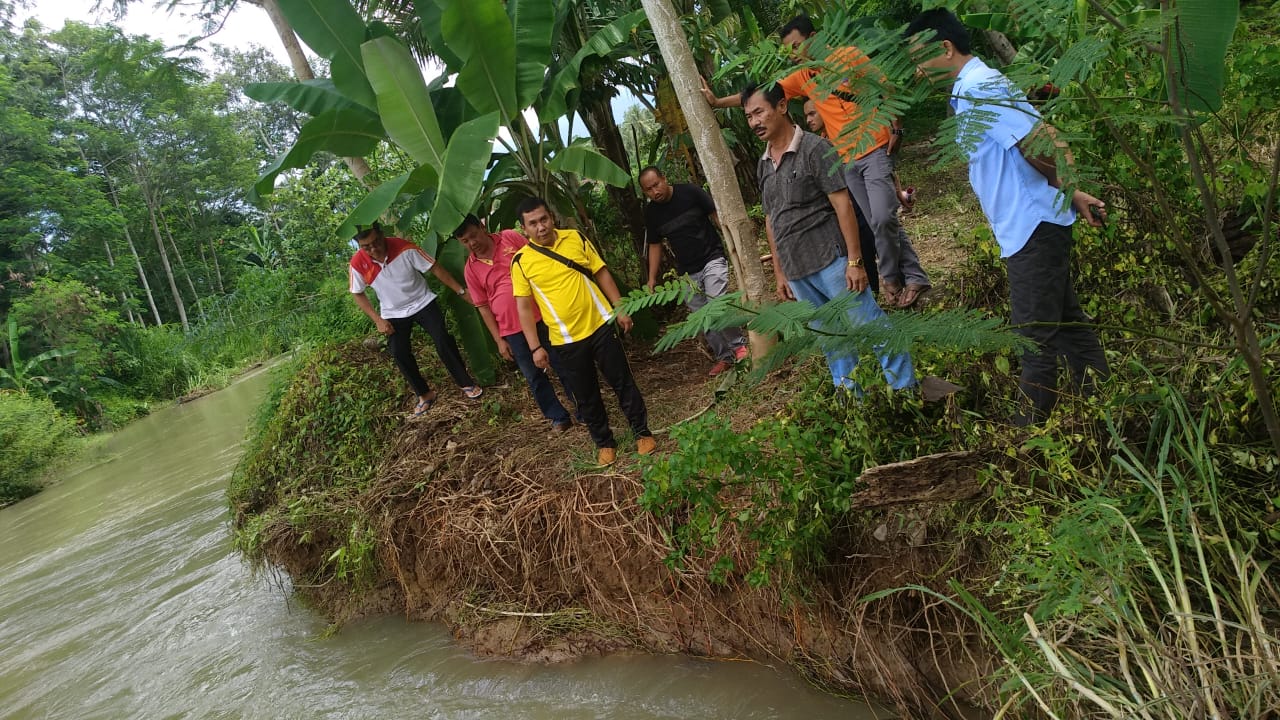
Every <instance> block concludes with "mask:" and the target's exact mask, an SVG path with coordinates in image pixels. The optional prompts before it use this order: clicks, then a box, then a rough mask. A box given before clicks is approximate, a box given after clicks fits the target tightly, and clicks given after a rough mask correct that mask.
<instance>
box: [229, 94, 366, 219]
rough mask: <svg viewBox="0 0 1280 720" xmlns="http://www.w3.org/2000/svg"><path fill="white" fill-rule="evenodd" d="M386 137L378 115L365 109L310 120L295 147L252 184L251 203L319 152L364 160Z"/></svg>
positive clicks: (354, 109)
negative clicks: (283, 176) (282, 177)
mask: <svg viewBox="0 0 1280 720" xmlns="http://www.w3.org/2000/svg"><path fill="white" fill-rule="evenodd" d="M385 138H386V132H385V131H384V130H383V129H382V124H381V123H380V122H379V121H378V116H377V115H374V114H373V113H371V112H369V111H367V110H365V109H364V108H349V109H344V110H330V111H329V112H327V113H324V114H322V115H317V116H316V117H313V118H311V119H310V120H308V121H307V123H306V124H305V125H303V126H302V130H301V131H299V132H298V139H297V140H295V141H294V143H293V147H291V148H289V149H288V150H286V151H285V152H284V153H283V154H282V155H281V156H280V157H278V158H276V160H275V162H273V163H271V164H270V165H268V166H267V169H266V171H265V172H263V173H262V175H260V176H259V177H258V179H257V181H255V182H254V184H253V189H252V190H251V191H250V193H249V199H250V201H251V202H252V201H256V200H257V198H258V197H260V196H262V195H268V194H270V193H271V191H272V190H274V189H275V180H276V176H277V175H279V174H280V173H281V172H283V171H285V170H289V169H291V168H300V167H304V166H305V165H306V164H307V163H308V162H309V161H310V160H311V156H312V155H315V154H316V153H318V152H320V151H322V150H323V151H327V152H331V153H333V154H334V155H340V156H342V157H362V156H364V155H367V154H369V153H371V152H373V149H374V148H376V147H377V146H378V143H379V142H381V141H382V140H384V139H385Z"/></svg>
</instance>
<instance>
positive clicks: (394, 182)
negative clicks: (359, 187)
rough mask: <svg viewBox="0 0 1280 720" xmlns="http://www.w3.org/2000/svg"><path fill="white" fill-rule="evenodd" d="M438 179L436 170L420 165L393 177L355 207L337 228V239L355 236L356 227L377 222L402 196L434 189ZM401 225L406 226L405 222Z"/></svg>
mask: <svg viewBox="0 0 1280 720" xmlns="http://www.w3.org/2000/svg"><path fill="white" fill-rule="evenodd" d="M439 182H440V179H439V176H438V175H437V174H436V169H435V168H433V167H431V166H430V165H422V166H419V167H418V168H417V169H415V170H413V171H411V172H407V173H404V174H403V175H399V176H397V177H393V178H391V179H390V180H387V181H386V182H384V183H382V184H381V185H379V186H378V187H376V188H374V189H372V190H370V191H369V194H368V195H365V196H364V199H363V200H361V201H360V204H359V205H356V209H355V210H352V211H351V214H350V215H348V216H347V219H346V220H344V221H343V222H342V226H341V227H339V228H338V237H347V236H348V235H353V234H355V231H356V225H368V224H370V223H372V222H373V221H375V220H378V219H379V218H381V217H382V216H383V214H385V213H386V212H387V209H388V208H390V207H391V205H392V204H393V203H395V201H396V199H397V198H399V197H400V196H401V195H402V194H403V195H417V194H419V193H421V192H423V191H424V190H427V189H428V188H435V187H436V185H437V184H439ZM403 224H405V225H408V222H407V221H405V222H404V223H403Z"/></svg>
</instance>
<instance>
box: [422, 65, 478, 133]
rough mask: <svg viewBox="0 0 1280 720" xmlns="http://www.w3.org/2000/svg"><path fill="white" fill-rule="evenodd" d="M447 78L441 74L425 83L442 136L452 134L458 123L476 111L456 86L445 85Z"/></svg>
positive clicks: (468, 118)
mask: <svg viewBox="0 0 1280 720" xmlns="http://www.w3.org/2000/svg"><path fill="white" fill-rule="evenodd" d="M449 79H450V78H449V77H448V76H445V75H441V76H440V77H438V78H436V79H435V80H432V81H431V82H430V83H429V84H428V85H427V90H428V91H430V93H431V106H432V107H434V108H435V110H436V122H438V123H440V134H441V135H443V136H444V137H449V136H451V135H453V131H454V130H457V129H458V126H459V125H461V124H462V123H464V122H466V121H468V120H471V119H473V118H474V117H475V116H476V111H475V110H473V109H472V108H471V105H469V104H468V103H467V99H466V98H465V97H463V95H462V93H461V92H460V91H459V90H458V88H456V87H453V86H448V87H446V86H445V84H444V83H446V82H448V80H449Z"/></svg>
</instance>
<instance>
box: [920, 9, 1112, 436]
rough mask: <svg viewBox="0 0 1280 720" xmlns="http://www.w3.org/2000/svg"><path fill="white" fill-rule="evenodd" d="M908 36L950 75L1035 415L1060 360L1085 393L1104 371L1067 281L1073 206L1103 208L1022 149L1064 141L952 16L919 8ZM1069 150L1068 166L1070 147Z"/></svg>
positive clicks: (1046, 405)
mask: <svg viewBox="0 0 1280 720" xmlns="http://www.w3.org/2000/svg"><path fill="white" fill-rule="evenodd" d="M905 34H906V35H907V37H910V38H914V41H915V42H916V43H917V48H918V49H919V50H920V52H921V54H922V55H923V54H924V53H925V52H928V53H933V52H937V54H936V55H932V54H931V55H930V56H929V57H928V59H926V60H924V61H922V62H921V63H920V65H919V70H920V72H921V73H930V74H933V75H942V76H946V77H950V78H954V85H953V86H952V89H951V96H952V99H951V107H952V108H953V109H954V110H955V112H956V116H957V119H958V122H959V130H960V131H959V134H958V136H957V138H956V139H957V142H959V143H960V144H961V145H962V146H963V147H964V148H965V149H966V151H967V152H968V155H969V184H970V185H972V186H973V191H974V193H976V194H977V196H978V201H979V203H981V205H982V211H983V212H984V213H985V214H986V216H987V220H988V222H990V223H991V230H992V233H993V234H994V235H995V238H996V242H998V243H999V244H1000V256H1001V257H1002V258H1004V260H1005V264H1006V266H1007V267H1008V269H1009V296H1010V297H1009V306H1010V313H1011V316H1012V317H1011V318H1010V322H1011V323H1012V324H1013V325H1014V326H1015V327H1016V328H1017V332H1019V333H1020V334H1022V335H1024V336H1025V337H1027V338H1029V339H1031V340H1033V341H1034V342H1035V343H1036V346H1037V348H1036V349H1035V350H1031V351H1028V352H1026V353H1024V354H1023V356H1022V376H1021V379H1020V380H1019V386H1020V387H1021V388H1022V391H1023V393H1024V394H1025V395H1026V396H1027V398H1028V399H1029V401H1030V405H1031V407H1030V409H1029V410H1028V412H1026V413H1024V414H1023V415H1022V416H1020V417H1019V418H1018V420H1019V422H1020V423H1022V424H1030V423H1034V422H1041V421H1043V420H1044V419H1045V418H1047V417H1048V416H1049V413H1050V412H1051V411H1052V410H1053V407H1054V405H1056V404H1057V401H1058V393H1057V385H1058V370H1059V359H1062V360H1064V361H1065V364H1066V366H1067V368H1068V369H1069V370H1070V372H1071V379H1072V383H1073V385H1074V387H1076V388H1077V389H1079V390H1082V391H1087V390H1088V388H1089V383H1090V378H1089V377H1088V376H1089V373H1090V371H1092V373H1094V374H1095V375H1097V376H1098V377H1106V376H1107V374H1108V369H1107V361H1106V357H1105V356H1104V355H1103V352H1102V345H1101V344H1100V343H1099V342H1098V336H1097V334H1096V333H1095V332H1094V331H1093V328H1092V327H1091V326H1090V322H1091V321H1090V319H1089V317H1088V316H1087V315H1085V314H1084V311H1083V310H1081V308H1080V301H1079V300H1078V299H1077V298H1076V291H1075V287H1074V284H1073V283H1072V279H1071V243H1072V238H1071V226H1072V224H1073V223H1074V222H1075V219H1076V213H1080V214H1081V215H1082V216H1083V217H1084V218H1085V219H1086V221H1087V222H1088V223H1089V224H1090V225H1094V226H1100V225H1101V224H1102V220H1103V219H1104V218H1105V217H1106V216H1105V212H1104V210H1103V208H1104V207H1105V205H1104V203H1103V202H1102V201H1101V200H1099V199H1098V198H1096V197H1093V196H1092V195H1089V194H1088V193H1085V192H1082V191H1080V190H1076V191H1075V192H1074V193H1073V194H1072V196H1071V199H1070V202H1069V203H1068V202H1066V198H1064V196H1063V194H1062V191H1061V190H1060V186H1061V180H1060V179H1059V178H1058V173H1057V164H1056V160H1055V158H1054V157H1053V156H1052V154H1050V155H1044V156H1042V155H1038V154H1035V153H1034V152H1031V151H1029V150H1028V149H1027V147H1028V146H1029V145H1030V142H1031V140H1032V139H1033V138H1035V137H1037V136H1041V135H1042V134H1043V135H1047V137H1048V138H1049V139H1051V140H1052V141H1053V142H1054V143H1055V144H1056V145H1057V146H1058V147H1060V148H1062V149H1063V150H1066V146H1065V144H1064V143H1062V142H1061V141H1059V140H1058V139H1057V137H1056V135H1055V134H1054V130H1053V128H1052V127H1050V126H1049V125H1047V124H1045V123H1042V122H1041V121H1040V115H1039V113H1037V112H1036V110H1035V108H1033V107H1031V105H1030V103H1028V102H1027V100H1026V96H1025V94H1023V93H1022V92H1020V91H1019V90H1018V88H1017V87H1015V86H1014V85H1013V83H1012V82H1010V81H1009V79H1008V78H1006V77H1005V76H1004V75H1002V74H1001V73H1000V72H999V71H997V70H994V69H992V68H990V67H988V66H987V64H986V63H984V62H983V61H982V60H980V59H979V58H976V57H974V56H973V54H972V52H971V50H970V47H971V46H970V43H969V33H968V31H967V30H965V28H964V26H963V25H962V24H961V23H960V20H959V19H958V18H956V16H955V15H954V14H952V13H951V12H950V11H948V10H945V9H942V8H938V9H935V10H930V11H928V12H925V13H922V14H921V15H920V16H919V17H917V18H916V19H915V21H913V22H912V23H911V25H910V26H908V27H907V31H906V33H905ZM917 36H918V37H917ZM932 43H937V46H931V45H932ZM939 46H940V47H939ZM1066 157H1067V161H1068V163H1070V162H1071V154H1070V151H1069V150H1066Z"/></svg>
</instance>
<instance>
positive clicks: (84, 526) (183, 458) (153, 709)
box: [0, 371, 883, 720]
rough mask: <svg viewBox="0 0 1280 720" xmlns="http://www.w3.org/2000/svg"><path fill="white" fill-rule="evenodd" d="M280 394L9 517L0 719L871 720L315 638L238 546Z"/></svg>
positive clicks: (705, 681)
mask: <svg viewBox="0 0 1280 720" xmlns="http://www.w3.org/2000/svg"><path fill="white" fill-rule="evenodd" d="M267 382H268V378H267V374H266V372H264V371H259V372H257V373H256V374H253V375H250V376H247V377H245V378H243V379H242V380H240V381H239V382H237V383H236V384H234V385H233V386H231V387H230V388H228V389H226V390H223V391H220V392H217V393H214V394H212V395H209V396H206V397H204V398H201V399H199V400H197V401H195V402H192V403H188V404H185V405H180V406H176V407H172V408H167V409H164V410H161V411H159V412H156V413H155V414H153V415H151V416H150V417H147V418H144V419H142V420H140V421H138V422H136V423H134V424H133V425H130V426H129V427H127V428H125V429H124V430H122V431H120V432H119V433H116V434H115V435H114V436H112V437H110V438H108V439H106V440H105V441H104V442H102V443H100V444H98V445H96V446H95V447H94V448H93V449H92V450H90V451H89V452H87V453H86V455H85V457H84V458H83V459H82V460H81V461H80V462H79V463H78V464H76V465H75V466H73V467H70V468H68V469H66V470H64V471H63V472H62V473H61V479H60V481H59V482H58V483H57V484H55V485H53V486H52V487H50V488H49V489H47V490H45V492H43V493H42V494H40V495H37V496H36V497H34V498H31V499H28V500H26V501H23V502H21V503H18V504H17V505H14V506H11V507H8V508H5V509H2V510H0V717H4V718H104V719H111V720H119V719H124V718H264V719H268V718H270V719H274V718H308V719H309V718H370V719H372V718H378V719H388V718H441V719H450V720H455V719H456V720H461V719H463V718H504V719H505V718H524V719H528V720H543V719H546V720H575V719H578V718H584V719H585V718H620V719H627V720H629V719H632V718H635V719H638V720H644V719H649V718H653V719H657V718H698V719H715V718H724V719H726V720H730V719H733V720H738V719H750V718H761V719H763V718H787V719H791V718H795V719H801V718H806V719H807V718H842V719H851V720H860V719H862V718H871V717H874V715H873V714H872V713H871V712H870V711H869V710H868V709H867V708H866V707H865V706H863V705H860V704H857V703H853V702H850V701H846V700H842V699H839V698H834V697H831V696H828V695H825V694H823V693H821V692H819V691H817V690H815V689H813V688H811V687H810V686H808V685H807V684H806V683H805V682H804V681H803V680H802V679H800V678H798V677H797V676H796V675H794V674H793V673H791V672H789V671H785V670H777V669H774V668H770V667H766V666H763V665H758V664H754V663H724V662H704V661H699V660H694V659H689V658H679V657H646V656H639V657H608V658H599V659H592V660H587V661H582V662H577V663H574V664H570V665H564V666H554V667H542V666H531V665H521V664H516V663H509V662H500V661H481V660H477V659H475V658H474V657H472V656H470V655H469V654H467V653H466V652H465V651H463V650H462V649H460V648H458V647H457V646H455V645H454V644H453V643H452V641H451V640H450V637H449V634H448V633H447V632H446V631H445V630H444V628H442V627H440V626H438V625H432V624H423V623H406V622H405V621H404V620H403V619H400V618H395V617H388V618H381V619H376V620H366V621H361V622H357V623H353V624H350V625H348V626H346V627H344V628H343V629H342V630H341V631H340V632H338V633H337V634H336V635H333V636H331V637H322V633H323V631H324V630H325V627H326V623H325V621H324V620H323V619H322V618H320V617H317V616H316V615H314V614H312V613H311V612H310V611H308V610H307V609H306V608H304V607H302V606H300V605H298V604H297V603H296V602H292V601H290V599H289V595H288V592H287V589H286V588H282V587H281V585H280V582H282V581H276V582H272V580H271V579H270V578H268V577H263V576H256V577H255V576H254V575H252V574H251V573H250V572H249V569H248V568H247V567H246V566H245V565H244V564H242V562H241V561H240V558H239V557H238V556H237V555H236V553H235V552H234V550H233V549H232V548H231V543H230V540H229V538H228V532H227V517H226V508H225V500H224V497H223V493H224V491H225V489H226V485H227V480H228V478H229V476H230V474H231V470H232V468H233V467H234V466H235V463H236V461H237V460H238V459H239V457H240V453H241V450H242V443H243V437H244V432H245V427H246V424H247V422H248V418H249V417H250V416H251V415H252V413H253V412H254V408H255V407H256V405H257V403H258V401H259V400H260V399H261V397H262V395H263V392H264V391H265V389H266V386H267ZM881 717H883V715H882V716H881Z"/></svg>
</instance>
